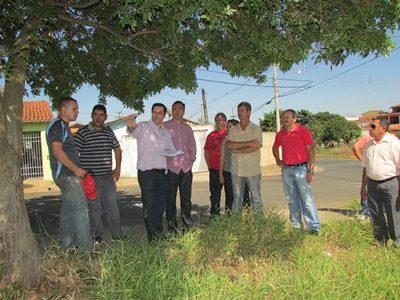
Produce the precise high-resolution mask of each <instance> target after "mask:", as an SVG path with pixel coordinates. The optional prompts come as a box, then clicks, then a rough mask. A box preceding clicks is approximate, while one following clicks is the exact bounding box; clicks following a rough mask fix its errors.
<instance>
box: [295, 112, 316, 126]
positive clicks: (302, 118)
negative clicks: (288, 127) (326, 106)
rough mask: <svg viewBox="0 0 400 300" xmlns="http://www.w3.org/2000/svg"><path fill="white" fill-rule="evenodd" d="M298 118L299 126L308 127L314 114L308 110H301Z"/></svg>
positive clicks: (297, 114)
mask: <svg viewBox="0 0 400 300" xmlns="http://www.w3.org/2000/svg"><path fill="white" fill-rule="evenodd" d="M296 118H297V123H298V124H300V125H302V126H308V124H310V123H311V121H312V119H313V113H312V112H310V111H308V110H306V109H300V110H299V111H296Z"/></svg>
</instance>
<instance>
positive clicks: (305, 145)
mask: <svg viewBox="0 0 400 300" xmlns="http://www.w3.org/2000/svg"><path fill="white" fill-rule="evenodd" d="M282 119H283V129H282V130H280V131H279V132H278V133H277V134H276V137H275V142H274V145H273V146H272V152H273V154H274V157H275V160H276V164H277V165H278V166H280V167H281V168H282V184H283V190H284V193H285V196H286V199H287V200H288V202H289V211H290V221H291V222H292V224H293V226H294V227H295V228H299V229H303V221H302V214H303V215H304V221H305V223H306V224H307V227H308V229H309V232H310V233H311V234H313V235H318V233H319V231H320V227H321V224H320V221H319V218H318V214H317V209H316V207H315V203H314V197H313V194H312V191H311V185H310V182H311V181H313V180H314V163H315V153H314V140H313V138H312V135H311V132H310V130H309V129H308V128H305V127H303V126H300V125H298V124H296V121H297V119H296V112H295V111H294V110H292V109H288V110H285V111H284V112H283V118H282ZM279 147H282V158H283V159H282V160H281V159H280V157H279Z"/></svg>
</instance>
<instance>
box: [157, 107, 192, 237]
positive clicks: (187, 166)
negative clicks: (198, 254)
mask: <svg viewBox="0 0 400 300" xmlns="http://www.w3.org/2000/svg"><path fill="white" fill-rule="evenodd" d="M184 114H185V104H184V103H183V102H181V101H175V102H174V104H172V120H169V121H167V122H164V126H165V128H167V129H168V130H169V132H170V133H171V137H172V142H173V144H174V147H175V149H181V150H182V151H183V154H182V155H179V156H174V157H168V159H167V165H168V181H169V195H168V201H167V208H166V215H167V223H168V230H169V232H175V231H176V230H177V228H178V223H177V221H176V194H177V191H178V187H179V195H180V199H181V216H182V222H183V225H184V226H186V229H190V228H191V227H192V226H193V224H194V221H193V219H192V216H191V213H192V201H191V198H192V181H193V174H192V166H193V163H194V161H195V160H196V140H195V138H194V134H193V129H192V128H191V127H190V126H189V125H188V124H186V123H185V122H184V121H183V115H184Z"/></svg>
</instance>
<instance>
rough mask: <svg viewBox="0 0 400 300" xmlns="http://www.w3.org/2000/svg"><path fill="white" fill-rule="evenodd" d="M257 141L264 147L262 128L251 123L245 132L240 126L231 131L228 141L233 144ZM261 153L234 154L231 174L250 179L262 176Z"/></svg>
mask: <svg viewBox="0 0 400 300" xmlns="http://www.w3.org/2000/svg"><path fill="white" fill-rule="evenodd" d="M255 139H257V140H258V141H259V142H260V144H261V145H262V131H261V128H260V126H257V125H255V124H254V123H252V122H250V123H249V125H248V126H247V127H246V129H245V130H244V131H242V128H241V126H240V124H238V125H236V126H234V127H232V128H231V129H230V130H229V134H228V137H227V140H229V141H232V142H246V141H251V140H255ZM260 159H261V151H260V149H258V150H257V151H254V152H251V153H245V154H244V153H235V152H232V160H231V173H232V174H234V175H237V176H242V177H250V176H256V175H259V174H261V167H260Z"/></svg>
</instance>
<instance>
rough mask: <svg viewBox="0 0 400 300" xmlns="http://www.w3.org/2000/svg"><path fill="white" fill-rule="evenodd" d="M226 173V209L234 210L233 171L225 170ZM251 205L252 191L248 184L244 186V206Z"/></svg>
mask: <svg viewBox="0 0 400 300" xmlns="http://www.w3.org/2000/svg"><path fill="white" fill-rule="evenodd" d="M223 174H224V181H225V184H224V189H225V209H226V210H228V211H229V210H232V204H233V186H232V177H231V172H226V171H223ZM245 206H248V207H250V193H249V188H248V187H247V184H246V185H245V187H244V196H243V207H245Z"/></svg>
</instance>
